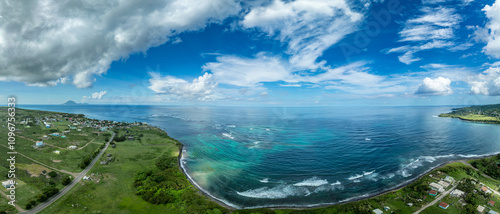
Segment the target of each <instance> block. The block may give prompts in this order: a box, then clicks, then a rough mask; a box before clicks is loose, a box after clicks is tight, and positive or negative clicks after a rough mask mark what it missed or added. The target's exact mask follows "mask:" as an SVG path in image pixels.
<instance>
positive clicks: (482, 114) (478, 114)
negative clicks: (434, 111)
mask: <svg viewBox="0 0 500 214" xmlns="http://www.w3.org/2000/svg"><path fill="white" fill-rule="evenodd" d="M439 116H440V117H451V118H458V119H461V120H466V121H473V122H483V123H500V104H495V105H482V106H470V107H464V108H456V109H453V110H452V112H450V113H446V114H440V115H439Z"/></svg>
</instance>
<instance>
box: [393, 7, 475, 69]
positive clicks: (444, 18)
mask: <svg viewBox="0 0 500 214" xmlns="http://www.w3.org/2000/svg"><path fill="white" fill-rule="evenodd" d="M435 3H438V1H435V0H434V1H427V3H426V2H424V4H435ZM420 13H421V14H420V15H418V16H416V17H413V18H410V19H408V20H406V22H405V23H404V28H403V29H402V30H401V31H400V32H399V37H400V40H399V42H407V43H410V44H411V45H404V46H400V47H396V48H392V49H390V50H389V51H387V53H402V55H400V56H399V57H398V59H399V61H401V62H402V63H405V64H411V63H413V62H416V61H419V60H421V59H420V58H418V57H415V56H414V54H415V53H417V52H419V51H423V50H430V49H439V48H448V49H449V50H451V51H458V50H465V49H467V48H468V47H470V45H469V44H467V45H461V46H460V47H457V45H456V44H455V42H453V41H454V40H455V33H454V31H455V29H456V28H458V27H459V25H460V22H461V21H462V17H461V16H460V15H459V14H458V13H457V11H456V10H455V9H454V8H447V7H443V6H436V5H431V6H424V7H422V8H421V9H420Z"/></svg>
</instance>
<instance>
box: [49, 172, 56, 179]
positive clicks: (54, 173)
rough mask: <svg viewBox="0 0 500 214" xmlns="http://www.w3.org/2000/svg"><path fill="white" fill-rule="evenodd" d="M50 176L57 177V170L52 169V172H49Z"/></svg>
mask: <svg viewBox="0 0 500 214" xmlns="http://www.w3.org/2000/svg"><path fill="white" fill-rule="evenodd" d="M49 176H50V177H51V178H55V177H57V172H55V171H51V172H49Z"/></svg>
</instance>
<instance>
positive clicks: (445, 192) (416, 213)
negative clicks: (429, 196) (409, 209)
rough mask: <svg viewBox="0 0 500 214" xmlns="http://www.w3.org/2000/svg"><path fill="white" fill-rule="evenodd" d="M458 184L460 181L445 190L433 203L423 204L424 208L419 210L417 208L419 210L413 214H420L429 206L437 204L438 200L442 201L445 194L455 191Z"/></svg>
mask: <svg viewBox="0 0 500 214" xmlns="http://www.w3.org/2000/svg"><path fill="white" fill-rule="evenodd" d="M457 186H458V182H457V183H456V184H455V186H453V187H452V188H451V189H449V190H446V191H444V192H443V193H441V195H440V196H439V197H437V198H436V199H434V201H432V202H431V203H428V204H427V205H425V206H423V207H422V208H420V209H419V210H417V212H414V213H413V214H418V213H420V212H422V211H424V210H425V209H427V208H428V207H430V206H432V205H434V204H436V203H437V202H438V201H440V200H441V199H443V198H444V197H445V196H447V195H448V194H450V192H451V191H453V190H454V189H455V188H457Z"/></svg>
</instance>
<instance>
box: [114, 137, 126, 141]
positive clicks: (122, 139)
mask: <svg viewBox="0 0 500 214" xmlns="http://www.w3.org/2000/svg"><path fill="white" fill-rule="evenodd" d="M125 139H126V138H125V135H121V136H118V137H115V139H114V141H115V142H123V141H125Z"/></svg>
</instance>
